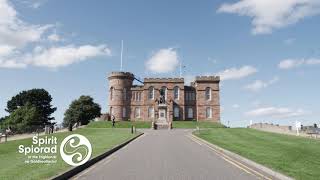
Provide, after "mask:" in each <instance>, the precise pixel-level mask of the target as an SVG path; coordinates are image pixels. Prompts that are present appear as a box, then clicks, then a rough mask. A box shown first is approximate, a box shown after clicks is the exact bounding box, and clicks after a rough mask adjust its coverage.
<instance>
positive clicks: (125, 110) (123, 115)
mask: <svg viewBox="0 0 320 180" xmlns="http://www.w3.org/2000/svg"><path fill="white" fill-rule="evenodd" d="M122 117H123V118H125V117H127V109H126V107H123V108H122Z"/></svg>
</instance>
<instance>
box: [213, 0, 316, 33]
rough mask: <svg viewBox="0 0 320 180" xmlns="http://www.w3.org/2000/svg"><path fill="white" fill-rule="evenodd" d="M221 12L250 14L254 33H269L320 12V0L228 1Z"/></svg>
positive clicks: (219, 10) (220, 9) (221, 7)
mask: <svg viewBox="0 0 320 180" xmlns="http://www.w3.org/2000/svg"><path fill="white" fill-rule="evenodd" d="M218 12H220V13H234V14H238V15H240V16H249V17H251V18H253V20H252V25H253V29H252V33H253V34H267V33H271V32H272V31H273V30H274V29H279V28H283V27H286V26H288V25H291V24H295V23H297V22H299V21H300V20H302V19H304V18H306V17H310V16H314V15H317V14H319V13H320V1H319V0H240V1H238V2H236V3H232V4H230V3H226V4H223V5H222V6H220V8H219V9H218Z"/></svg>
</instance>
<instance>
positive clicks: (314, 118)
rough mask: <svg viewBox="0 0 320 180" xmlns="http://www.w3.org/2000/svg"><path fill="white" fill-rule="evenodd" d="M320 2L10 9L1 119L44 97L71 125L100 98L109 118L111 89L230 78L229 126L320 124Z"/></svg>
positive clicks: (42, 1) (4, 16) (4, 35)
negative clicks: (72, 108) (119, 80)
mask: <svg viewBox="0 0 320 180" xmlns="http://www.w3.org/2000/svg"><path fill="white" fill-rule="evenodd" d="M319 15H320V1H318V0H282V1H278V0H230V1H229V0H228V1H222V0H202V1H182V0H175V1H172V0H162V1H155V0H136V1H129V0H127V1H124V0H108V1H102V0H90V1H88V0H77V1H65V0H54V1H53V0H0V82H1V88H0V117H2V116H5V115H8V114H7V113H6V112H5V110H4V109H5V107H6V102H7V101H8V100H9V99H11V97H12V96H14V95H16V94H17V93H19V92H20V91H22V90H28V89H32V88H44V89H46V90H47V91H48V92H49V93H50V94H51V95H52V97H53V105H54V106H55V107H57V108H58V110H57V111H56V112H55V113H54V114H53V116H54V117H55V118H56V121H57V122H59V123H60V122H62V120H63V114H64V112H65V110H66V109H67V108H68V106H69V104H70V103H71V101H72V100H74V99H77V98H78V97H79V96H81V95H90V96H92V97H93V98H94V100H95V102H97V103H99V104H100V105H101V107H102V112H107V104H108V100H107V95H108V81H107V76H108V74H109V73H110V72H112V71H119V70H120V52H121V40H123V41H124V53H123V70H124V71H130V72H132V73H134V74H135V75H136V76H138V77H140V78H144V77H176V76H179V74H180V72H179V64H180V63H181V64H182V66H183V68H182V76H183V77H184V78H185V81H186V83H188V82H190V81H192V79H193V77H194V76H196V75H219V76H220V77H221V89H220V96H221V97H220V101H221V122H222V123H224V124H225V125H229V126H232V127H245V126H247V125H249V123H250V121H252V122H253V123H259V122H267V123H274V124H282V125H294V122H295V121H300V122H302V124H305V125H310V124H313V123H320V118H319V117H320V108H319V99H320V98H319V97H320V95H319V92H320V83H319V82H320V81H319V77H320V45H319V42H320V36H319V32H320V17H319Z"/></svg>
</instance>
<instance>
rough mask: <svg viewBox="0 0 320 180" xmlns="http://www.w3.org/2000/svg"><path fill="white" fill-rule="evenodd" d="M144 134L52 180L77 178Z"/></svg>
mask: <svg viewBox="0 0 320 180" xmlns="http://www.w3.org/2000/svg"><path fill="white" fill-rule="evenodd" d="M143 134H144V133H141V134H139V135H138V136H136V137H134V138H132V139H130V140H128V141H126V142H124V143H122V144H120V145H118V146H116V147H114V148H112V149H110V150H109V151H107V152H105V153H103V154H100V155H99V156H97V157H94V158H92V159H90V160H89V161H88V162H86V163H85V164H83V165H81V166H77V167H74V168H72V169H70V170H68V171H66V172H63V173H62V174H59V175H57V176H54V177H52V178H50V179H51V180H64V179H69V178H71V177H73V176H75V175H76V174H78V173H80V172H81V171H83V170H85V169H87V168H89V167H90V166H92V165H94V164H95V163H97V162H98V161H100V160H102V159H104V158H106V157H108V156H109V155H111V154H112V153H114V152H116V151H118V150H119V149H121V148H122V147H124V146H126V145H127V144H129V143H130V142H132V141H133V140H135V139H137V138H138V137H140V136H141V135H143Z"/></svg>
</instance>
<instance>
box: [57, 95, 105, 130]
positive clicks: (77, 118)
mask: <svg viewBox="0 0 320 180" xmlns="http://www.w3.org/2000/svg"><path fill="white" fill-rule="evenodd" d="M100 115H101V107H100V105H99V104H97V103H95V102H94V101H93V98H92V97H90V96H80V98H79V99H77V100H74V101H72V103H71V104H70V106H69V109H67V110H66V112H65V113H64V119H63V126H64V127H67V126H68V125H69V124H75V123H78V124H79V125H86V124H88V123H89V122H90V120H92V119H94V118H96V117H99V116H100Z"/></svg>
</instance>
